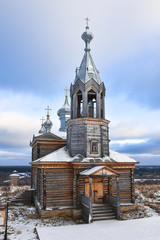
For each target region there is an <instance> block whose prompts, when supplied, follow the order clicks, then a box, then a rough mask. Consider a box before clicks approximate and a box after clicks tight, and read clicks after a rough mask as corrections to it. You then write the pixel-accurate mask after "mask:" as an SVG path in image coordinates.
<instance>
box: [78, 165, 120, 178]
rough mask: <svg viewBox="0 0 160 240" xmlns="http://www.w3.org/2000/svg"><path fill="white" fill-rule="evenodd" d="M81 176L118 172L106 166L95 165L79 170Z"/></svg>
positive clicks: (109, 174) (111, 174)
mask: <svg viewBox="0 0 160 240" xmlns="http://www.w3.org/2000/svg"><path fill="white" fill-rule="evenodd" d="M80 175H81V176H93V175H94V176H119V173H118V172H116V171H115V170H113V169H112V168H109V167H106V166H96V167H93V168H90V169H86V170H84V171H82V172H80Z"/></svg>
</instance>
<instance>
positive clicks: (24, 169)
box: [0, 166, 31, 174]
mask: <svg viewBox="0 0 160 240" xmlns="http://www.w3.org/2000/svg"><path fill="white" fill-rule="evenodd" d="M14 170H16V171H17V172H18V173H26V172H31V167H30V166H0V173H1V172H3V173H9V174H11V173H12V172H13V171H14Z"/></svg>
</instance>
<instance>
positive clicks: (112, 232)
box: [0, 185, 160, 240]
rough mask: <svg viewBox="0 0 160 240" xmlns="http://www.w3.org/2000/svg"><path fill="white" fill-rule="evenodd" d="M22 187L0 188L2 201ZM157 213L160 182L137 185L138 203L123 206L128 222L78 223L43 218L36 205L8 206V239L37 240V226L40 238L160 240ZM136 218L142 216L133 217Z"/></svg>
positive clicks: (0, 234) (0, 235)
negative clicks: (157, 183)
mask: <svg viewBox="0 0 160 240" xmlns="http://www.w3.org/2000/svg"><path fill="white" fill-rule="evenodd" d="M3 190H5V189H3ZM23 190H24V189H23V188H22V187H13V188H11V189H10V191H9V192H7V194H6V191H1V192H0V195H1V196H0V200H2V202H5V201H6V200H8V198H9V199H11V198H12V197H13V196H14V195H16V194H17V193H19V191H23ZM6 195H7V196H6ZM158 213H160V185H148V186H147V185H144V186H136V204H135V205H130V206H124V212H123V214H122V219H132V220H126V221H117V220H112V221H101V222H94V223H93V224H90V225H89V224H76V223H75V222H73V221H66V220H63V219H62V218H50V219H41V218H39V217H38V214H37V213H36V209H35V207H33V206H24V205H19V206H12V205H9V220H8V239H10V240H14V239H16V240H37V239H38V238H37V234H36V229H37V231H38V233H39V235H40V240H43V239H45V240H50V239H53V236H54V239H58V240H61V239H64V240H65V239H66V240H68V239H72V238H73V237H75V238H76V240H78V239H83V240H85V239H87V240H90V239H92V240H94V239H100V240H103V239H105V240H106V239H109V240H112V239H114V240H117V239H120V238H121V239H123V240H132V239H134V240H143V239H145V240H148V239H151V240H154V239H156V240H157V239H159V236H160V232H159V231H160V230H159V229H160V215H158ZM134 218H141V219H135V220H133V219H134ZM79 223H82V222H79ZM65 225H68V226H65ZM73 225H75V226H73ZM57 226H59V227H57ZM44 235H45V238H44ZM3 238H4V227H0V240H2V239H3Z"/></svg>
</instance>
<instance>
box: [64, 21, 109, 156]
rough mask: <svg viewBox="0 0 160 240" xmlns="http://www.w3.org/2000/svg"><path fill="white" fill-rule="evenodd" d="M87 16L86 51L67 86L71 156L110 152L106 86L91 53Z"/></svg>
mask: <svg viewBox="0 0 160 240" xmlns="http://www.w3.org/2000/svg"><path fill="white" fill-rule="evenodd" d="M86 20H87V25H86V29H85V32H84V33H83V34H82V36H81V37H82V39H83V40H84V42H85V49H84V51H85V53H84V56H83V59H82V62H81V65H80V67H79V68H76V77H75V80H74V83H71V87H70V96H71V119H70V120H68V122H67V147H68V150H69V153H70V155H71V156H75V155H77V154H81V155H83V156H84V157H104V156H105V155H109V137H108V124H109V121H108V120H105V101H104V98H105V86H104V83H103V82H102V81H101V79H100V77H99V72H98V70H97V69H96V66H95V64H94V62H93V59H92V56H91V54H90V42H91V41H92V39H93V34H92V32H91V31H90V30H89V27H88V18H87V19H86Z"/></svg>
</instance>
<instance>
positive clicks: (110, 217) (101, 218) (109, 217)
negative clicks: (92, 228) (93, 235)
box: [93, 216, 116, 221]
mask: <svg viewBox="0 0 160 240" xmlns="http://www.w3.org/2000/svg"><path fill="white" fill-rule="evenodd" d="M112 219H116V217H115V216H105V217H95V218H93V221H103V220H112Z"/></svg>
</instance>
